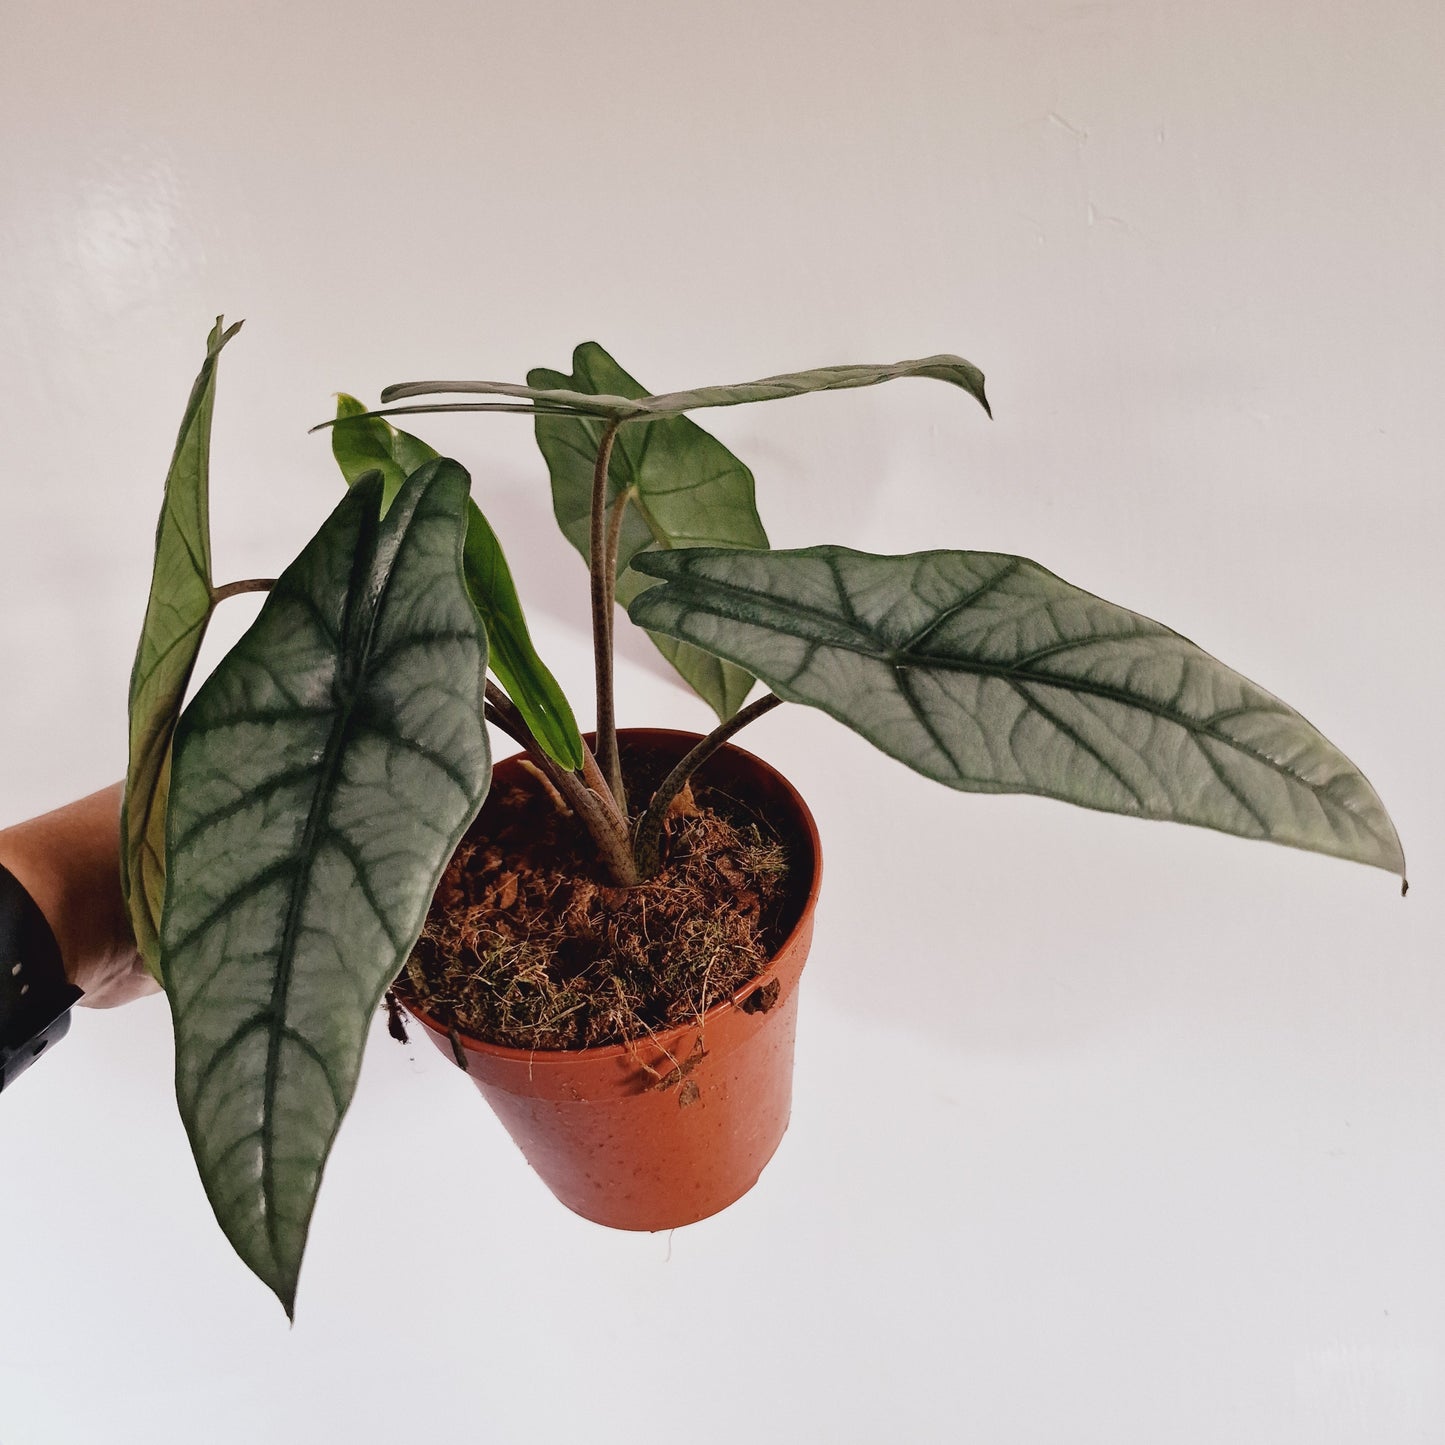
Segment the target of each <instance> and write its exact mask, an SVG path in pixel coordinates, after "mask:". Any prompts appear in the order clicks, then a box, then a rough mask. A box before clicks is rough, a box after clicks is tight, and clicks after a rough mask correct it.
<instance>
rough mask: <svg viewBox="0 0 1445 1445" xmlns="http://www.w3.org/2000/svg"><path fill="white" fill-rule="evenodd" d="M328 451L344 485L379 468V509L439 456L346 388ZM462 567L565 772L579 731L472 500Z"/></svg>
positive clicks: (529, 714)
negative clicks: (539, 653) (369, 409)
mask: <svg viewBox="0 0 1445 1445" xmlns="http://www.w3.org/2000/svg"><path fill="white" fill-rule="evenodd" d="M331 451H332V454H333V455H334V456H335V458H336V461H337V465H338V466H340V468H341V473H342V475H343V476H344V477H345V478H346V482H347V485H348V486H352V485H354V484H355V483H356V482H358V481H360V479H361V478H362V477H363V476H365V475H366V473H367V472H369V471H379V472H380V473H381V474H382V478H383V480H384V484H385V485H384V490H383V492H382V512H383V514H385V512H386V510H387V508H388V507H390V506H391V502H392V498H393V497H395V496H396V494H397V492H399V491H400V490H401V485H402V483H403V482H404V481H405V480H406V479H407V477H409V476H410V475H411V474H412V473H413V472H414V471H416V470H417V468H418V467H420V466H422V465H424V464H425V463H426V462H429V461H434V460H435V459H436V456H437V453H436V452H435V451H433V450H432V448H431V447H429V446H428V445H427V444H426V443H425V442H424V441H422V440H421V439H420V438H419V437H414V436H412V435H410V434H409V433H407V432H404V431H398V430H397V429H396V428H395V427H393V426H391V425H389V424H388V423H387V422H386V421H385V420H384V419H383V418H381V417H377V416H371V415H369V414H368V413H367V410H366V407H365V406H363V405H362V403H361V402H360V401H358V400H357V399H356V398H355V397H354V396H347V395H346V394H345V393H344V392H343V393H341V394H340V395H338V397H337V398H336V424H335V426H333V427H332V429H331ZM463 567H464V569H465V571H466V577H467V587H468V589H469V590H470V592H471V595H472V601H473V602H475V603H476V605H477V610H478V611H479V612H480V613H481V614H482V621H483V622H485V623H486V626H487V641H488V644H489V647H490V653H491V668H492V671H493V672H494V673H496V675H497V680H498V681H499V682H500V683H501V684H502V686H503V688H505V689H506V692H507V695H508V696H509V697H510V698H511V699H512V701H513V702H514V703H515V704H516V705H517V710H518V711H519V712H520V713H521V714H522V718H523V720H524V721H525V722H526V724H527V726H528V727H529V728H531V730H532V733H533V735H534V736H535V737H536V739H537V741H538V742H539V743H540V744H541V745H542V747H543V749H544V750H545V751H546V753H547V755H548V756H549V757H550V758H552V760H553V761H554V762H557V763H560V764H561V765H562V767H564V768H566V769H567V770H568V771H569V772H575V771H576V770H577V769H578V768H580V767H581V766H582V737H581V734H580V733H579V732H578V731H577V720H576V718H575V717H574V716H573V715H572V708H571V706H570V705H569V703H568V702H567V698H566V696H565V694H564V693H563V691H562V689H561V687H559V686H558V684H557V679H556V678H555V677H553V676H552V673H551V672H550V671H549V670H548V668H547V665H546V664H545V663H544V662H543V661H542V659H541V658H540V657H538V656H537V650H536V648H535V647H533V646H532V637H531V634H530V632H528V630H527V619H526V617H525V615H524V614H523V612H522V603H521V600H520V599H519V598H518V596H517V588H516V584H515V583H514V582H513V581H512V573H511V569H510V568H509V567H508V566H507V559H506V557H505V556H504V555H503V553H502V544H501V543H500V542H499V541H498V540H497V534H496V533H495V532H493V531H492V528H491V526H490V524H489V523H488V522H487V519H486V518H485V517H484V516H483V515H482V512H481V509H480V508H479V507H478V506H477V504H476V501H475V499H473V500H472V501H470V502H468V504H467V542H466V550H465V552H464V554H463Z"/></svg>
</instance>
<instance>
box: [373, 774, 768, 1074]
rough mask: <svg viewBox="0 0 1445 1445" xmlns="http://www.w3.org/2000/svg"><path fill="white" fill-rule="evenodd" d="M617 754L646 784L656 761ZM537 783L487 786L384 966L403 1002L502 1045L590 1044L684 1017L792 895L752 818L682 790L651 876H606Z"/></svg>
mask: <svg viewBox="0 0 1445 1445" xmlns="http://www.w3.org/2000/svg"><path fill="white" fill-rule="evenodd" d="M624 766H625V767H627V771H628V778H627V783H628V790H629V796H630V797H632V798H636V799H645V798H647V797H649V796H650V795H651V792H652V789H653V788H654V787H655V786H656V784H657V783H658V782H659V781H660V780H661V772H662V769H661V768H658V767H656V766H654V767H651V768H649V767H648V766H647V763H646V761H645V760H642V761H639V760H636V759H629V758H628V757H627V756H626V755H625V754H624ZM549 793H550V790H549V789H548V788H547V787H546V786H545V785H544V784H542V783H541V782H540V781H539V780H537V779H535V778H532V777H527V778H526V779H525V781H523V782H522V783H516V784H502V785H500V786H498V787H496V788H494V792H493V796H492V797H491V798H489V799H488V801H487V806H486V809H485V810H484V812H483V814H482V816H481V817H480V818H479V819H478V822H477V824H476V825H474V827H473V829H472V830H471V832H469V833H468V835H467V837H466V838H465V839H463V841H462V844H461V846H460V847H459V848H458V849H457V851H456V854H455V855H454V856H453V858H452V861H451V863H450V864H449V865H448V866H447V870H446V872H445V873H444V874H443V876H442V881H441V884H440V886H439V887H438V889H437V893H436V897H435V899H434V900H433V902H432V906H431V910H430V912H429V913H428V915H427V921H426V924H425V926H424V927H423V929H422V934H421V937H420V939H419V940H418V941H417V946H416V948H415V950H414V951H413V954H412V957H411V959H410V960H409V961H408V963H407V967H406V969H405V971H404V972H403V973H402V975H401V977H400V978H399V979H398V980H397V983H396V989H395V992H396V994H397V996H398V997H399V998H400V1000H401V1002H402V1003H403V1004H407V1003H412V1004H415V1005H416V1006H418V1007H419V1008H420V1009H421V1010H422V1011H423V1012H425V1013H426V1014H427V1015H428V1016H430V1017H431V1018H433V1019H435V1020H437V1021H438V1022H441V1023H444V1024H445V1025H447V1026H449V1027H454V1028H456V1029H459V1030H460V1031H461V1032H462V1033H464V1034H467V1035H469V1036H471V1037H472V1038H477V1039H483V1040H486V1041H488V1042H491V1043H495V1044H501V1045H504V1046H507V1047H511V1048H524V1049H578V1048H592V1047H595V1046H598V1045H602V1044H617V1043H626V1042H629V1041H631V1040H633V1039H638V1038H645V1037H646V1036H647V1035H648V1034H649V1033H655V1032H660V1031H661V1030H663V1029H666V1028H670V1027H673V1026H674V1025H677V1024H681V1023H686V1022H687V1021H688V1020H690V1019H694V1018H697V1017H698V1016H699V1015H701V1014H702V1013H704V1012H705V1011H706V1010H707V1009H708V1008H710V1007H711V1006H712V1005H713V1004H716V1003H718V1002H719V1001H721V1000H722V999H724V998H727V997H728V996H729V995H731V994H732V993H734V992H736V991H737V990H738V989H740V988H742V987H743V985H745V984H746V983H748V982H749V981H750V980H751V979H754V978H756V977H757V976H758V974H759V973H761V972H762V970H763V969H764V967H765V966H766V964H767V961H768V959H769V958H770V957H771V956H772V954H773V953H774V952H775V951H776V950H777V947H778V946H779V944H780V943H781V942H782V936H783V932H784V923H785V920H786V918H787V916H788V914H789V912H790V911H791V908H790V905H791V903H792V902H793V900H792V899H791V898H790V890H789V887H788V863H789V859H788V845H787V844H786V843H785V842H784V840H782V839H781V838H779V837H778V835H777V834H776V832H775V831H774V830H773V829H772V828H771V827H770V826H769V825H768V823H767V820H766V819H764V818H761V817H759V816H757V815H755V814H754V813H753V812H752V811H751V810H750V809H749V808H748V807H747V806H746V805H745V804H744V803H742V802H740V801H738V800H736V799H733V798H730V797H728V796H726V795H725V794H723V793H721V792H720V791H717V790H713V789H709V788H707V787H705V786H702V785H699V786H698V788H697V793H696V796H695V797H694V795H693V794H692V792H691V791H684V793H683V794H682V796H681V797H680V798H679V799H678V801H677V803H675V804H674V807H673V811H672V813H671V815H670V816H669V818H668V822H667V832H666V843H665V848H664V855H663V856H664V863H663V868H662V870H661V872H660V873H659V875H658V876H657V877H656V878H655V879H653V880H651V881H649V882H647V883H643V884H641V885H639V886H638V887H635V888H618V887H615V886H613V885H612V884H610V883H609V882H608V881H607V880H606V878H605V876H604V875H603V874H602V872H601V870H600V868H599V865H598V863H597V861H596V857H595V854H594V852H593V849H592V846H591V841H590V839H589V838H588V836H587V833H586V831H585V830H584V829H583V828H582V827H581V825H580V824H579V823H578V822H577V820H576V819H575V818H574V817H573V816H572V815H571V814H570V813H564V812H563V811H561V810H560V809H559V807H558V806H557V804H556V802H555V801H554V800H553V798H552V797H551V796H549Z"/></svg>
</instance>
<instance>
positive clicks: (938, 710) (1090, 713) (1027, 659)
mask: <svg viewBox="0 0 1445 1445" xmlns="http://www.w3.org/2000/svg"><path fill="white" fill-rule="evenodd" d="M637 565H638V567H639V568H641V569H643V570H646V571H647V572H648V573H650V574H651V575H652V576H655V577H660V578H664V579H665V580H666V585H664V586H661V587H655V588H653V589H651V590H650V591H647V592H645V593H643V594H642V596H640V597H639V598H638V599H637V600H636V601H635V602H634V603H633V604H632V612H633V616H634V618H635V619H636V620H637V621H638V622H640V623H641V624H642V625H643V626H644V627H648V628H656V629H657V630H659V631H664V632H669V633H671V634H672V635H674V636H676V637H681V638H685V639H687V640H688V641H690V642H692V643H694V644H695V645H697V646H699V647H703V648H706V649H708V650H709V651H713V652H716V653H717V654H718V655H719V656H721V657H726V658H728V659H730V660H731V661H733V662H736V663H738V664H739V665H740V666H743V667H747V668H750V669H751V670H752V671H753V672H755V673H756V674H757V675H758V676H759V677H761V678H762V679H763V680H764V681H765V682H767V683H768V684H769V685H770V686H771V687H772V688H773V690H774V691H775V692H776V693H777V694H778V695H779V696H780V697H782V698H785V699H787V700H789V701H794V702H804V703H809V704H811V705H812V706H814V707H818V708H822V709H823V711H825V712H828V713H831V714H832V715H833V716H834V717H836V718H837V719H838V720H839V721H841V722H843V723H846V724H847V725H848V726H849V727H851V728H853V729H854V730H855V731H857V732H859V733H861V734H862V735H863V736H864V737H865V738H867V739H868V740H869V741H870V742H872V743H874V744H875V745H876V746H877V747H879V748H881V749H882V750H883V751H884V752H886V753H889V754H891V755H892V756H893V757H895V758H898V759H900V760H901V761H903V762H905V763H907V764H908V766H909V767H911V768H915V769H916V770H917V771H918V772H920V773H923V774H924V775H925V776H927V777H930V778H935V779H937V780H938V781H939V782H941V783H946V784H948V786H950V787H954V788H962V789H965V790H967V791H971V792H988V793H996V792H1014V793H1040V794H1043V795H1045V796H1047V797H1051V798H1060V799H1063V800H1064V801H1066V802H1071V803H1079V804H1082V805H1083V806H1085V807H1089V808H1101V809H1104V810H1106V811H1108V812H1113V813H1129V814H1133V815H1135V816H1138V817H1144V818H1161V819H1172V820H1174V821H1175V822H1181V823H1195V824H1200V825H1202V826H1205V827H1210V828H1217V829H1220V830H1221V831H1223V832H1226V833H1238V834H1241V835H1243V836H1245V837H1252V838H1267V839H1270V840H1271V841H1273V842H1276V843H1285V844H1289V845H1290V846H1292V847H1296V848H1308V849H1311V850H1313V851H1315V852H1319V853H1329V854H1333V855H1335V856H1338V857H1341V858H1351V859H1354V860H1356V861H1358V862H1361V863H1369V864H1373V865H1374V866H1376V867H1379V868H1385V869H1388V870H1390V871H1391V872H1395V873H1400V874H1403V873H1404V867H1405V859H1404V854H1403V853H1402V852H1401V849H1400V842H1399V839H1398V837H1397V836H1396V834H1395V829H1394V825H1393V824H1392V823H1391V822H1390V819H1389V816H1388V815H1387V814H1386V812H1385V809H1384V806H1383V804H1382V803H1381V802H1380V799H1379V798H1378V797H1377V796H1376V794H1375V791H1374V789H1373V788H1371V787H1370V785H1369V783H1368V782H1366V780H1365V779H1364V777H1363V776H1362V775H1361V774H1360V772H1359V771H1358V770H1357V769H1356V768H1355V767H1354V765H1353V764H1352V763H1350V761H1349V760H1348V759H1347V758H1346V757H1344V756H1343V754H1341V753H1340V752H1339V751H1338V750H1337V749H1336V748H1335V747H1334V746H1333V745H1332V744H1331V743H1329V742H1327V741H1326V740H1325V739H1324V738H1323V737H1322V736H1321V735H1320V734H1319V733H1318V732H1316V731H1315V729H1314V728H1313V727H1312V726H1311V725H1310V724H1309V723H1308V722H1306V721H1305V720H1304V718H1302V717H1301V716H1300V715H1299V714H1298V713H1296V712H1294V711H1292V710H1291V709H1290V708H1288V707H1286V706H1285V704H1284V703H1282V702H1280V701H1279V699H1278V698H1275V697H1272V696H1271V695H1270V694H1269V693H1267V692H1265V691H1264V690H1263V689H1262V688H1259V687H1256V686H1255V685H1254V684H1253V683H1252V682H1249V681H1247V680H1246V679H1245V678H1243V677H1241V676H1240V675H1239V674H1238V673H1236V672H1233V671H1231V670H1230V669H1229V668H1227V667H1225V666H1224V664H1223V663H1220V662H1218V661H1216V660H1215V659H1214V658H1212V657H1210V656H1209V655H1208V654H1207V653H1205V652H1202V651H1200V649H1199V648H1197V647H1196V646H1195V645H1194V644H1193V643H1192V642H1189V641H1187V640H1186V639H1185V638H1183V637H1180V636H1179V635H1178V634H1177V633H1175V632H1171V631H1170V630H1169V629H1168V628H1167V627H1163V626H1161V625H1160V624H1159V623H1157V622H1151V621H1150V620H1149V619H1148V618H1147V617H1141V616H1139V615H1138V614H1137V613H1134V612H1128V611H1126V610H1125V609H1124V608H1122V607H1116V606H1114V605H1113V604H1112V603H1109V602H1105V601H1103V600H1101V599H1100V598H1098V597H1094V596H1092V595H1091V594H1089V593H1087V592H1081V591H1080V590H1079V589H1078V588H1076V587H1071V586H1070V585H1069V584H1068V583H1067V582H1064V581H1062V580H1061V579H1060V578H1058V577H1056V576H1054V575H1053V573H1051V572H1047V571H1045V570H1044V569H1043V568H1042V567H1040V566H1038V565H1037V564H1035V563H1033V562H1028V561H1025V560H1024V559H1023V558H1020V557H1006V556H999V555H997V554H994V553H988V552H919V553H915V554H914V555H912V556H907V557H876V556H870V555H868V554H867V553H863V552H854V551H850V550H849V549H848V548H846V547H809V548H806V549H804V550H802V551H797V552H769V553H763V554H750V553H737V552H725V551H710V550H709V551H704V550H698V551H689V552H669V553H655V554H651V553H650V554H648V555H647V556H645V557H642V558H639V559H638V562H637Z"/></svg>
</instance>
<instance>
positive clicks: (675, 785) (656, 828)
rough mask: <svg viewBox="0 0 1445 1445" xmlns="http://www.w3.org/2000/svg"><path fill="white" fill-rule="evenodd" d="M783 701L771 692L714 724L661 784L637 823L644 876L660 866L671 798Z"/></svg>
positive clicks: (636, 849) (636, 850) (638, 855)
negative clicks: (738, 734) (721, 750)
mask: <svg viewBox="0 0 1445 1445" xmlns="http://www.w3.org/2000/svg"><path fill="white" fill-rule="evenodd" d="M781 702H782V698H780V697H779V696H778V695H777V693H774V692H770V693H767V694H765V695H764V696H763V697H760V698H759V699H758V700H757V701H756V702H753V703H749V704H748V705H747V707H745V708H743V709H741V710H740V711H739V712H736V713H734V714H733V715H732V717H730V718H729V719H728V720H727V721H726V722H725V723H720V724H719V725H718V726H717V727H715V728H714V729H713V730H712V731H711V732H710V733H709V734H708V735H707V736H706V737H705V738H704V739H703V740H702V741H701V742H700V743H699V744H698V745H697V746H696V747H695V748H693V750H692V751H691V752H690V753H688V754H687V756H686V757H685V758H683V760H682V761H681V762H680V763H678V765H677V766H676V767H675V768H674V769H673V770H672V771H671V772H670V773H669V774H668V775H667V776H666V777H665V778H664V779H663V780H662V782H661V783H660V784H659V785H658V789H657V791H656V792H655V793H654V794H653V795H652V801H651V802H650V803H648V805H647V811H646V812H645V813H644V814H643V815H642V819H641V821H640V822H639V823H638V825H637V836H636V840H635V842H634V844H633V853H634V854H635V855H636V858H637V871H638V873H639V874H640V875H641V876H642V877H643V878H651V877H652V876H653V875H654V874H655V873H656V872H657V870H658V868H659V866H660V865H661V862H662V824H663V821H664V820H665V819H666V817H667V810H668V808H669V807H670V806H671V804H672V800H673V799H674V798H675V797H677V795H678V794H679V793H680V792H682V790H683V789H684V788H685V787H686V786H687V784H688V782H689V781H690V780H691V778H692V775H693V774H694V773H695V772H697V770H698V769H699V768H700V767H701V766H702V765H703V764H704V763H705V762H707V760H708V759H709V758H710V757H712V755H713V754H714V753H715V752H717V750H718V749H719V748H720V747H722V745H723V744H724V743H725V742H727V740H728V739H729V738H730V737H732V736H733V734H734V733H736V732H739V731H741V730H742V729H743V728H745V727H747V725H748V724H749V723H750V722H752V721H754V720H755V719H756V718H760V717H762V715H763V714H764V713H768V712H771V711H772V710H773V709H774V708H775V707H777V706H778V704H779V703H781Z"/></svg>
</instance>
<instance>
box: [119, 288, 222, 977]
mask: <svg viewBox="0 0 1445 1445" xmlns="http://www.w3.org/2000/svg"><path fill="white" fill-rule="evenodd" d="M240 329H241V323H240V322H239V321H238V322H237V323H236V324H235V325H234V326H232V327H231V328H230V329H229V330H228V329H226V327H225V325H224V318H222V317H220V316H218V317H217V318H216V324H215V326H214V327H213V328H212V329H211V334H210V335H209V336H208V337H207V338H206V359H205V361H204V362H203V363H202V364H201V370H200V373H199V375H198V376H197V377H196V380H195V383H194V385H193V386H192V387H191V395H190V400H189V401H188V402H187V403H186V410H185V414H184V416H183V417H182V419H181V430H180V435H179V436H178V437H177V438H176V448H175V452H174V454H173V455H172V457H171V466H170V471H169V472H167V474H166V489H165V499H164V501H163V502H162V503H161V515H160V520H159V521H158V522H157V524H156V547H155V567H154V571H153V572H152V575H151V590H150V599H149V601H148V602H147V603H146V614H145V622H144V624H143V626H142V628H141V635H140V644H139V646H138V647H137V648H136V655H135V664H134V666H133V668H132V669H131V675H130V761H129V764H128V765H127V768H126V778H125V802H124V804H123V806H122V808H121V850H120V873H121V892H122V893H123V894H124V897H125V903H126V911H127V913H128V914H129V916H130V922H131V927H132V929H133V930H134V932H135V937H136V943H137V944H138V945H139V948H140V952H141V956H142V957H143V958H144V959H145V961H146V964H147V965H148V966H149V968H150V969H151V971H152V972H155V971H156V969H157V966H158V963H157V960H158V954H159V941H158V932H159V928H160V917H161V907H162V900H163V898H164V896H165V884H166V873H165V830H166V797H167V793H168V791H169V783H170V771H171V739H172V736H173V734H174V732H175V727H176V719H177V717H178V716H179V715H180V711H181V703H182V701H183V700H184V698H185V693H186V687H187V685H188V684H189V682H190V678H191V671H192V669H193V668H194V667H195V665H196V654H197V653H198V652H199V651H200V647H201V639H202V638H203V637H204V636H205V633H206V624H207V622H209V621H210V617H211V612H212V609H213V608H214V606H215V598H214V596H213V593H212V586H211V524H210V455H211V413H212V410H213V408H214V406H215V397H216V363H217V359H218V358H219V357H220V354H221V348H222V347H223V346H225V344H226V343H227V342H228V341H229V340H230V339H231V338H232V337H233V336H234V335H235V334H236V333H237V332H238V331H239V330H240Z"/></svg>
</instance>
